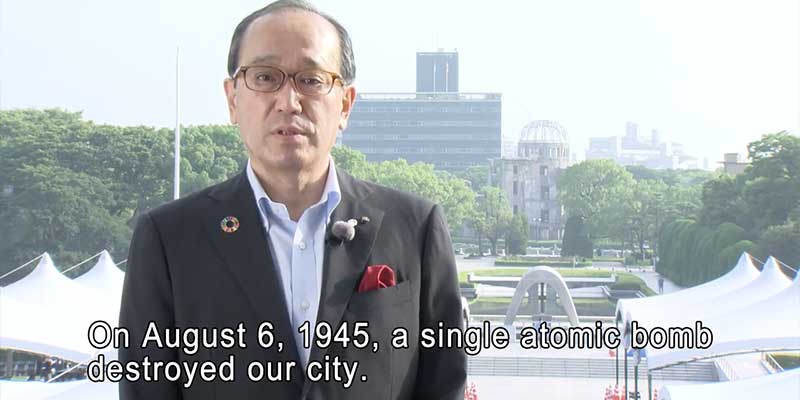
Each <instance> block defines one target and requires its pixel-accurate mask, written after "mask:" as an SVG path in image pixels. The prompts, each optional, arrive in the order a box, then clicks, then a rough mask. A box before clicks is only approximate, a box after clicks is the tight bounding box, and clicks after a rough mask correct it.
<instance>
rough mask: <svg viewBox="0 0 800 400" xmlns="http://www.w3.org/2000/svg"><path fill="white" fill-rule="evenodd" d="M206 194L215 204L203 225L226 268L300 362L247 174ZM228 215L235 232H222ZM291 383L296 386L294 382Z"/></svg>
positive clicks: (291, 356) (291, 354)
mask: <svg viewBox="0 0 800 400" xmlns="http://www.w3.org/2000/svg"><path fill="white" fill-rule="evenodd" d="M209 195H210V196H211V197H212V198H215V199H217V200H218V202H217V203H216V204H214V206H213V208H212V209H211V210H210V211H209V212H207V213H206V215H207V217H206V218H207V220H206V221H205V223H204V224H203V225H204V226H205V227H206V230H207V231H208V235H209V236H210V238H211V241H212V242H213V243H214V246H215V247H216V249H217V251H218V252H219V254H220V255H221V256H222V258H223V260H225V267H226V268H228V269H229V270H230V272H231V273H232V274H233V276H235V277H236V280H237V281H238V283H239V285H240V286H241V287H242V291H243V292H244V294H245V295H246V296H247V298H248V300H249V301H250V305H251V306H252V307H253V310H254V311H255V313H256V315H258V317H259V318H260V319H261V321H270V322H272V324H273V325H274V327H275V331H274V333H275V336H276V337H277V338H283V339H282V340H284V343H285V345H284V347H285V349H286V351H288V355H289V359H292V360H295V361H297V360H299V357H298V354H297V347H296V345H295V340H294V335H292V329H291V324H290V323H289V315H288V311H287V310H288V308H287V305H286V301H285V297H284V294H283V287H282V285H281V283H280V282H281V280H280V276H279V274H278V272H277V269H276V268H275V265H274V263H273V260H272V254H271V252H270V249H269V244H268V242H267V236H266V233H265V232H264V225H263V223H262V221H261V215H260V213H259V211H258V208H257V206H256V203H255V197H254V195H253V190H252V188H251V187H250V184H249V182H248V180H247V175H246V174H245V173H244V172H242V173H241V174H239V176H238V177H234V178H233V179H232V180H231V181H229V184H227V185H221V186H220V187H218V188H217V190H214V191H212V192H211V193H210V194H209ZM227 216H233V217H236V218H237V219H238V220H239V228H238V230H236V231H235V232H231V233H227V232H224V231H223V230H222V228H221V226H220V223H221V221H222V219H223V218H225V217H227ZM261 321H259V323H260V322H261ZM247 329H248V330H250V329H257V326H248V327H247ZM293 382H295V383H297V384H299V382H298V381H297V380H293Z"/></svg>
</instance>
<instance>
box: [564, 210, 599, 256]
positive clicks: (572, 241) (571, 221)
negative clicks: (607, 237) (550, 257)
mask: <svg viewBox="0 0 800 400" xmlns="http://www.w3.org/2000/svg"><path fill="white" fill-rule="evenodd" d="M593 252H594V250H593V243H592V239H591V238H590V237H589V232H588V229H587V228H586V224H584V222H583V217H569V218H567V223H566V224H565V225H564V238H563V240H562V242H561V256H562V257H572V256H580V257H586V258H592V257H593Z"/></svg>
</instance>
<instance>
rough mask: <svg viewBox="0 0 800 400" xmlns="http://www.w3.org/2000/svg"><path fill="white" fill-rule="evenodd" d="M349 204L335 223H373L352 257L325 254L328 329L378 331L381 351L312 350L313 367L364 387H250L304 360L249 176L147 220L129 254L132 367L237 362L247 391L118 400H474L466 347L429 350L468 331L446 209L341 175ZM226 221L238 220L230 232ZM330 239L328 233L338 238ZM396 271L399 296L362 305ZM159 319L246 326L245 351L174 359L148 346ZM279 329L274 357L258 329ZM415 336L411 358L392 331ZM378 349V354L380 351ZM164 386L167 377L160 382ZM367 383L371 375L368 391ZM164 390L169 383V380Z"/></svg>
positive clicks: (200, 385) (131, 386) (129, 392)
mask: <svg viewBox="0 0 800 400" xmlns="http://www.w3.org/2000/svg"><path fill="white" fill-rule="evenodd" d="M338 176H339V184H340V188H341V192H342V200H341V202H340V204H339V206H338V207H337V208H336V209H335V210H334V212H333V215H332V218H331V221H338V220H347V219H350V218H356V219H358V218H360V217H362V216H367V217H369V219H370V222H368V223H367V224H365V225H359V226H358V227H357V228H356V232H357V233H356V236H355V238H354V239H353V240H352V241H350V242H344V243H341V244H340V245H326V246H325V256H324V266H323V282H322V293H321V298H320V305H319V311H318V316H317V321H327V322H328V323H330V324H331V325H332V326H333V327H337V326H339V324H340V323H342V322H349V323H352V322H355V321H367V322H369V334H370V337H371V340H373V341H378V342H379V346H380V350H379V351H378V352H377V353H373V352H372V351H371V350H372V349H366V350H360V349H355V348H353V346H352V345H350V346H348V347H347V348H345V347H343V346H341V344H340V343H337V344H335V345H332V346H330V347H329V348H327V349H320V348H317V347H316V346H315V347H312V351H311V360H323V359H324V358H325V357H326V356H327V357H329V358H330V359H332V358H333V357H334V356H339V357H340V359H344V360H349V361H358V362H359V365H358V373H357V374H356V376H357V378H356V379H355V382H354V383H353V385H352V387H350V388H349V389H344V388H343V386H342V384H341V383H339V382H311V381H310V380H308V379H306V378H305V376H304V374H303V368H302V366H301V364H300V363H299V362H298V363H297V365H298V367H297V369H296V370H295V371H294V374H293V376H292V379H291V380H289V381H283V382H269V381H268V380H267V379H266V378H265V379H264V380H262V381H258V382H252V381H250V380H249V379H248V378H247V367H248V364H250V363H251V362H252V361H260V362H262V363H264V362H266V361H272V362H273V363H274V362H276V361H289V360H294V361H297V360H298V355H297V350H296V347H295V342H294V339H293V337H292V335H291V325H290V323H289V317H288V311H287V306H286V304H285V300H284V296H283V294H282V290H283V289H282V286H281V284H280V281H279V279H278V272H277V269H276V267H275V266H274V265H273V258H272V256H271V254H270V253H269V246H268V242H267V237H266V233H265V232H264V229H263V225H262V222H261V220H260V215H259V211H258V208H257V206H256V203H255V200H254V196H253V192H252V189H251V187H250V185H249V184H248V181H247V177H246V175H245V173H241V174H239V175H237V176H236V177H234V178H232V179H230V180H228V181H226V182H224V183H221V184H219V185H216V186H212V187H210V188H207V189H205V190H202V191H200V192H197V193H195V194H192V195H190V196H188V197H186V198H183V199H180V200H177V201H173V202H170V203H167V204H165V205H163V206H161V207H158V208H156V209H153V210H151V211H149V212H147V213H145V214H143V215H142V216H141V217H140V219H139V221H138V225H137V227H136V230H135V232H134V235H133V239H132V242H131V247H130V254H129V256H128V263H127V273H126V276H125V284H124V291H123V299H122V307H121V311H120V326H121V327H124V328H127V329H128V330H129V332H130V340H131V342H130V347H128V348H122V349H120V351H119V354H120V360H121V361H123V362H127V361H142V360H143V359H144V357H145V356H149V358H150V360H151V361H153V360H163V361H171V360H172V361H189V362H193V361H198V362H204V361H209V360H210V361H213V362H214V363H216V364H220V363H221V362H223V361H226V360H228V359H229V356H231V355H233V356H234V364H235V368H234V372H235V382H222V381H221V380H220V379H216V380H214V381H211V382H204V381H202V380H201V379H200V378H199V376H198V377H196V378H195V380H194V382H193V384H192V385H191V387H189V388H184V387H183V385H182V384H181V383H180V382H177V383H176V382H165V381H163V380H162V381H160V382H156V383H146V382H142V381H138V382H130V381H126V380H123V381H122V382H120V398H121V399H123V400H131V399H142V400H144V399H180V398H183V399H198V400H199V399H226V400H227V399H255V398H258V399H324V400H333V399H359V400H377V399H387V400H388V399H436V400H441V399H463V387H464V383H465V380H466V355H465V353H464V352H463V350H461V349H424V348H422V347H421V346H420V345H419V332H420V330H421V329H422V328H424V327H438V324H439V322H440V321H441V322H443V325H444V327H445V328H446V327H460V326H461V325H462V323H461V303H460V295H459V288H458V283H457V273H456V266H455V260H454V257H453V252H452V248H451V242H450V236H449V233H448V229H447V225H446V222H445V220H444V217H443V214H442V210H441V208H440V207H439V206H437V205H434V204H433V203H432V202H430V201H427V200H424V199H421V198H419V197H416V196H414V195H411V194H408V193H404V192H400V191H396V190H392V189H389V188H385V187H382V186H379V185H375V184H371V183H367V182H364V181H360V180H357V179H355V178H353V177H351V176H349V175H347V174H346V173H344V172H339V174H338ZM226 216H235V217H237V218H238V220H239V221H240V227H239V229H238V230H237V231H236V232H233V233H226V232H223V231H222V229H221V227H220V222H221V220H222V219H223V218H225V217H226ZM328 229H330V227H329V228H328ZM374 264H387V265H389V266H390V267H392V269H393V270H394V271H395V274H396V279H397V285H396V286H394V287H390V288H386V289H379V290H375V291H369V292H363V293H357V290H356V289H357V286H358V284H359V281H360V279H361V277H362V274H363V272H364V270H365V268H366V266H368V265H374ZM149 321H155V322H156V323H157V324H158V327H159V328H160V329H163V328H165V327H173V328H175V327H177V328H191V327H194V328H202V327H207V328H212V327H216V328H220V329H221V328H225V327H232V328H235V327H236V326H237V324H238V323H239V322H243V323H244V324H245V327H246V329H247V334H246V336H245V342H246V345H247V347H246V348H240V347H234V348H231V349H226V348H221V347H220V348H205V347H201V348H200V350H199V351H198V352H197V353H196V354H187V353H186V352H184V351H181V350H179V349H178V350H176V349H168V348H165V349H158V348H155V347H153V346H148V348H146V349H142V348H141V347H140V344H141V341H142V338H143V336H144V334H145V329H146V327H147V323H148V322H149ZM263 321H269V322H271V323H272V324H273V325H274V326H275V329H274V331H273V332H274V334H275V339H276V340H279V341H282V342H283V343H284V344H285V345H284V348H283V351H282V352H279V351H278V350H277V348H276V347H277V346H272V347H271V348H268V349H264V348H262V347H261V346H259V344H258V336H257V335H258V326H259V324H260V323H261V322H263ZM396 327H404V328H406V329H407V331H408V344H409V347H408V348H407V349H395V348H393V347H392V346H391V341H390V339H391V335H392V330H393V329H394V328H396ZM370 347H371V346H370ZM160 375H161V376H162V377H163V370H162V371H161V374H160ZM360 375H367V381H366V382H362V381H361V379H359V378H358V377H360ZM162 379H163V378H162Z"/></svg>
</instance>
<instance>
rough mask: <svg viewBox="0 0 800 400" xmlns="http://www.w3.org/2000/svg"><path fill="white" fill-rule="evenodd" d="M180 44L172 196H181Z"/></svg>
mask: <svg viewBox="0 0 800 400" xmlns="http://www.w3.org/2000/svg"><path fill="white" fill-rule="evenodd" d="M180 98H181V96H180V46H176V47H175V156H174V158H175V165H174V167H173V168H174V170H175V172H174V178H173V185H172V189H173V190H172V198H173V199H178V198H180V197H181V114H180V112H181V108H180Z"/></svg>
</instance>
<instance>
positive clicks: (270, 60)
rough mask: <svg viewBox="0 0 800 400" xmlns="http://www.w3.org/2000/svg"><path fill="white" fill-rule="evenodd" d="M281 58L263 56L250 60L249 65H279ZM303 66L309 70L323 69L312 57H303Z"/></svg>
mask: <svg viewBox="0 0 800 400" xmlns="http://www.w3.org/2000/svg"><path fill="white" fill-rule="evenodd" d="M280 59H281V58H280V57H278V56H275V55H262V56H258V57H256V58H253V59H252V60H250V62H249V63H248V65H258V64H277V63H279V61H280ZM302 63H303V66H305V67H309V68H322V64H320V63H319V62H317V61H316V60H314V59H313V58H311V57H303V59H302Z"/></svg>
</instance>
